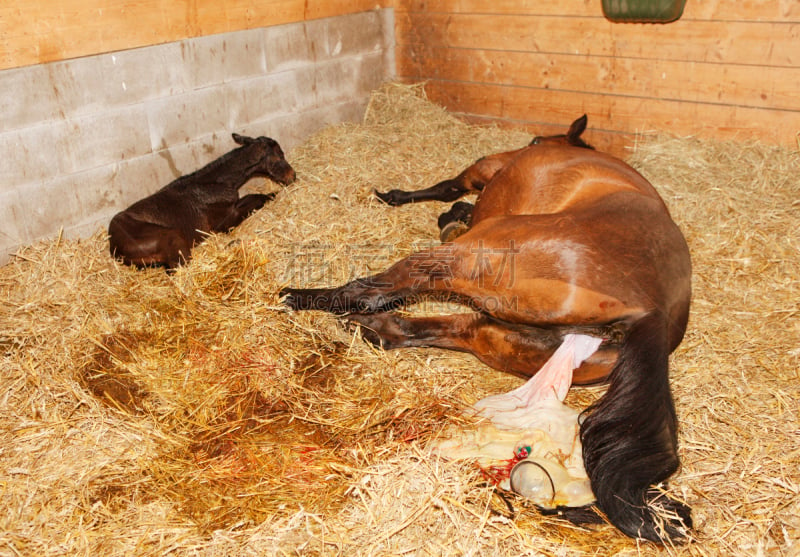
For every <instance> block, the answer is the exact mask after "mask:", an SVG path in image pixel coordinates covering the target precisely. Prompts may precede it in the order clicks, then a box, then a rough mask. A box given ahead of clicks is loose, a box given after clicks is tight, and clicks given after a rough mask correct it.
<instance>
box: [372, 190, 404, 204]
mask: <svg viewBox="0 0 800 557" xmlns="http://www.w3.org/2000/svg"><path fill="white" fill-rule="evenodd" d="M396 191H397V190H391V191H387V192H385V193H381V192H379V191H378V190H372V193H373V194H375V197H377V198H378V199H380V200H381V201H383V202H384V203H386V204H387V205H390V206H392V207H397V206H398V205H400V203H398V200H397V194H396V193H395V192H396Z"/></svg>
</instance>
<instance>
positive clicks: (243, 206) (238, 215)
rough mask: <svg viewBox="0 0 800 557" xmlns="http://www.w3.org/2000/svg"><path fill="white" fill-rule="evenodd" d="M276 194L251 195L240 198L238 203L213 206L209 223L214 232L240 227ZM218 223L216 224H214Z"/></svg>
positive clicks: (210, 209) (210, 210)
mask: <svg viewBox="0 0 800 557" xmlns="http://www.w3.org/2000/svg"><path fill="white" fill-rule="evenodd" d="M274 197H275V193H274V192H273V193H267V194H263V193H251V194H250V195H245V196H243V197H241V198H239V200H238V201H236V203H234V204H233V205H231V204H228V203H226V204H224V205H218V206H212V207H210V208H209V222H210V223H212V226H211V231H212V232H228V231H229V230H231V229H232V228H236V227H237V226H239V225H240V224H241V223H242V221H244V219H246V218H247V217H249V216H250V215H252V214H253V213H254V212H256V211H257V210H259V209H260V208H261V207H263V206H264V204H265V203H266V202H267V201H271V200H272V199H273V198H274ZM213 223H216V224H213Z"/></svg>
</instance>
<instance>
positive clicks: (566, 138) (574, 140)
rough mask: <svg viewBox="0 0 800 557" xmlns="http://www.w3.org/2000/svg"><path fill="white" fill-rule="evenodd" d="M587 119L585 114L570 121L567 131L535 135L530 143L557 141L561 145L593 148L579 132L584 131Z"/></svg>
mask: <svg viewBox="0 0 800 557" xmlns="http://www.w3.org/2000/svg"><path fill="white" fill-rule="evenodd" d="M588 121H589V119H588V118H587V117H586V114H584V115H583V116H581V117H580V118H578V119H577V120H575V121H574V122H572V125H571V126H570V127H569V130H568V131H567V133H563V134H559V135H546V136H545V135H537V136H536V137H534V138H533V140H532V141H531V142H530V144H531V145H539V144H540V143H558V144H563V145H574V146H575V147H583V148H584V149H594V147H592V146H591V145H589V144H588V143H586V142H585V141H584V140H583V139H581V134H583V132H584V131H586V123H587V122H588Z"/></svg>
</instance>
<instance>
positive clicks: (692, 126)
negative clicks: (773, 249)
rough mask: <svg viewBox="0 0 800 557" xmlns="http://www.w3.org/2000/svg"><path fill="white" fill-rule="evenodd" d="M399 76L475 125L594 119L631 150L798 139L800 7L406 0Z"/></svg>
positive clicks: (402, 1)
mask: <svg viewBox="0 0 800 557" xmlns="http://www.w3.org/2000/svg"><path fill="white" fill-rule="evenodd" d="M395 5H396V14H395V19H396V22H397V24H396V25H397V30H396V36H397V43H398V44H397V50H396V55H397V67H398V76H399V77H400V78H402V79H404V80H407V81H414V82H415V81H420V80H427V81H428V84H427V86H426V90H427V92H428V95H429V97H430V98H431V99H432V100H434V101H436V102H439V103H440V104H443V105H444V106H445V107H447V108H448V109H450V110H451V111H453V112H456V113H460V114H462V115H463V116H465V117H467V118H468V119H471V120H475V121H494V122H499V123H501V124H514V125H522V126H525V127H529V128H530V129H531V130H535V131H536V132H539V133H552V132H555V133H559V132H560V133H563V130H564V129H565V126H566V125H567V124H569V122H571V121H572V119H574V118H575V117H577V116H580V115H581V114H583V113H587V114H588V115H589V125H590V128H591V134H590V137H591V138H592V140H594V142H595V143H596V144H597V146H598V147H600V148H604V149H609V150H611V151H614V152H617V153H618V154H621V151H622V150H623V148H624V147H625V146H626V145H630V144H631V143H632V142H633V140H634V137H633V134H634V133H636V132H648V131H651V130H660V131H666V132H671V133H675V134H679V135H698V136H700V137H714V138H720V139H736V140H742V141H747V140H753V139H757V140H762V141H764V142H768V143H779V144H783V145H789V146H797V145H798V133H800V1H798V0H688V1H687V4H686V9H685V11H684V14H683V17H682V18H681V19H680V20H679V21H677V22H674V23H670V24H666V25H652V24H650V25H648V24H630V23H628V24H621V23H611V22H610V21H608V20H606V19H605V18H604V17H603V15H602V8H601V0H571V1H569V2H563V1H561V0H493V1H491V2H487V1H486V0H397V1H396V4H395Z"/></svg>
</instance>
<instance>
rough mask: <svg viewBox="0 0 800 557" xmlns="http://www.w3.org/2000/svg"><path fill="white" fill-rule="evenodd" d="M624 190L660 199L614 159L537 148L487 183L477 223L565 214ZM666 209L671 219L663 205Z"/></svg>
mask: <svg viewBox="0 0 800 557" xmlns="http://www.w3.org/2000/svg"><path fill="white" fill-rule="evenodd" d="M622 191H625V192H635V193H639V194H641V195H643V196H644V197H648V198H655V199H658V200H659V201H660V197H659V195H658V193H657V192H656V191H655V189H654V188H653V187H652V186H651V185H650V183H649V182H648V181H647V180H645V179H644V178H643V177H642V175H641V174H639V173H638V172H636V171H635V170H634V169H633V168H631V167H630V166H628V165H627V164H625V163H624V162H622V161H621V160H619V159H616V158H614V157H612V156H610V155H606V154H605V153H599V152H597V151H593V150H589V149H582V148H580V147H573V146H564V145H547V144H540V145H532V146H530V147H528V148H526V149H523V150H521V151H520V153H519V155H518V156H517V157H516V158H514V159H513V160H512V161H510V162H509V163H508V164H507V165H506V166H505V167H503V169H502V170H500V171H499V172H498V173H497V174H496V175H495V176H494V178H492V180H491V181H490V182H489V183H488V184H487V185H486V187H485V188H484V190H483V192H482V193H481V195H480V197H479V199H478V201H477V203H476V205H475V210H474V212H473V215H472V224H473V225H474V224H477V223H478V222H480V221H481V220H483V219H486V218H491V217H497V216H502V215H542V214H552V213H560V212H562V211H566V210H569V209H575V208H579V207H580V206H582V205H587V204H588V205H591V204H593V203H595V202H596V201H597V200H599V199H601V198H603V197H605V196H607V195H610V194H613V193H617V192H622ZM661 207H662V208H663V210H664V212H665V214H667V215H668V214H669V213H668V212H667V209H666V206H665V205H663V202H662V203H661Z"/></svg>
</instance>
